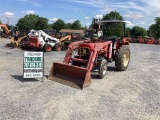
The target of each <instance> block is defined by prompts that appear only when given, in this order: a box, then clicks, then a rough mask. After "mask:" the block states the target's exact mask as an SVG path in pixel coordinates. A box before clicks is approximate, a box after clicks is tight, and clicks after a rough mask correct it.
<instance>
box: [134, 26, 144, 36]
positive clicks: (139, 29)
mask: <svg viewBox="0 0 160 120" xmlns="http://www.w3.org/2000/svg"><path fill="white" fill-rule="evenodd" d="M131 35H132V36H146V35H147V31H146V29H144V28H142V27H139V26H134V27H133V28H132V29H131Z"/></svg>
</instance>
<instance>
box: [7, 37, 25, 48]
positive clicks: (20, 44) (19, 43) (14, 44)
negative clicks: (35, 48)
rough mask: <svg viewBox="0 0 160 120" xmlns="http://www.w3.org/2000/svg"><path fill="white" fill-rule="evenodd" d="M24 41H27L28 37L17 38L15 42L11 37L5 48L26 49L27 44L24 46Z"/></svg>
mask: <svg viewBox="0 0 160 120" xmlns="http://www.w3.org/2000/svg"><path fill="white" fill-rule="evenodd" d="M24 40H25V41H27V40H28V37H27V36H24V37H19V38H18V39H17V40H15V39H14V38H13V37H12V38H11V42H10V43H7V44H6V45H5V47H12V48H17V47H18V48H21V47H27V43H25V44H24Z"/></svg>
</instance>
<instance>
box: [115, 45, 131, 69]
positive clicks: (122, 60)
mask: <svg viewBox="0 0 160 120" xmlns="http://www.w3.org/2000/svg"><path fill="white" fill-rule="evenodd" d="M129 62H130V49H129V46H128V45H123V46H122V47H120V48H119V49H118V50H117V51H116V53H115V66H116V68H117V70H119V71H125V70H126V69H127V67H128V64H129Z"/></svg>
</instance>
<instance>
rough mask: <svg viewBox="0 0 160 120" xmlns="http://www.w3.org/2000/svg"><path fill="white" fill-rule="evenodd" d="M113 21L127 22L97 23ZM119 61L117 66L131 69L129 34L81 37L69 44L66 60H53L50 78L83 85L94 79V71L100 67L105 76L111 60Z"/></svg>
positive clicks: (83, 86)
mask: <svg viewBox="0 0 160 120" xmlns="http://www.w3.org/2000/svg"><path fill="white" fill-rule="evenodd" d="M107 22H112V23H113V24H114V23H121V24H122V23H123V24H124V33H125V22H124V21H116V22H113V21H97V22H95V23H93V24H101V25H103V23H107ZM112 61H115V66H116V68H117V70H119V71H124V70H126V69H127V67H128V64H129V61H130V49H129V42H128V40H127V38H126V37H121V38H106V39H96V40H95V39H93V30H92V31H91V41H90V40H85V41H77V42H73V43H71V44H70V45H69V46H68V51H67V52H66V55H65V57H64V61H63V63H53V65H52V68H51V71H50V74H49V76H48V79H50V80H54V81H57V82H60V83H63V84H66V85H69V86H72V87H76V88H80V89H83V88H85V87H87V86H89V85H90V83H91V71H92V70H94V69H97V70H98V74H99V78H100V79H102V78H104V76H105V75H106V73H107V66H108V63H109V62H112Z"/></svg>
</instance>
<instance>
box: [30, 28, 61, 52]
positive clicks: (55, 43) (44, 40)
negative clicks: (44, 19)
mask: <svg viewBox="0 0 160 120" xmlns="http://www.w3.org/2000/svg"><path fill="white" fill-rule="evenodd" d="M28 36H29V40H28V47H31V48H38V49H41V50H44V51H45V52H50V51H52V49H54V48H55V50H56V51H61V49H62V46H61V44H60V41H59V39H57V38H54V37H52V36H50V35H48V34H46V33H45V32H43V31H42V30H39V31H36V30H31V32H30V33H29V34H28Z"/></svg>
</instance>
